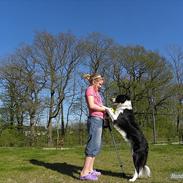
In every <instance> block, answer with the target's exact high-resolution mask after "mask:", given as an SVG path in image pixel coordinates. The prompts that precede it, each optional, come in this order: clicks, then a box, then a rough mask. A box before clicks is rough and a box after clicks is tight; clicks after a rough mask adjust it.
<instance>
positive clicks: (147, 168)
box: [144, 165, 151, 177]
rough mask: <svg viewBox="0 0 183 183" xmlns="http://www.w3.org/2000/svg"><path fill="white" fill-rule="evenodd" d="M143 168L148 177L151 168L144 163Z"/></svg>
mask: <svg viewBox="0 0 183 183" xmlns="http://www.w3.org/2000/svg"><path fill="white" fill-rule="evenodd" d="M144 169H145V175H146V176H147V177H150V176H151V170H150V168H149V167H148V166H147V165H145V166H144Z"/></svg>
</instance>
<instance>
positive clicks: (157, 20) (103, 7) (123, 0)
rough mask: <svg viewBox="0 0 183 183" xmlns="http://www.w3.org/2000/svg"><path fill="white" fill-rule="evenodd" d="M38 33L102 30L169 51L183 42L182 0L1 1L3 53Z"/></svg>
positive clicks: (0, 44)
mask: <svg viewBox="0 0 183 183" xmlns="http://www.w3.org/2000/svg"><path fill="white" fill-rule="evenodd" d="M36 31H48V32H51V33H53V34H57V33H59V32H67V31H70V32H72V33H73V34H75V35H77V36H86V35H87V34H88V33H90V32H100V33H103V34H105V35H108V36H109V37H111V38H113V39H114V40H115V41H116V42H118V43H120V44H122V45H129V44H132V45H136V44H140V45H143V46H144V47H145V48H146V49H151V50H159V51H160V52H161V53H164V51H165V49H166V47H167V46H168V45H170V44H178V45H180V46H182V45H183V0H0V57H3V56H5V55H8V54H9V53H12V52H14V50H15V49H16V48H17V47H18V46H20V45H21V43H32V41H33V38H34V34H35V32H36Z"/></svg>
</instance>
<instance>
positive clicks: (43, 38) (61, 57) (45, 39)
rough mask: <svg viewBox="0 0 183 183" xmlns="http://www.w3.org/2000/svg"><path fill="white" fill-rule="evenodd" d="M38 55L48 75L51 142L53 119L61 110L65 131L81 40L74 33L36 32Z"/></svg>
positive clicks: (50, 141)
mask: <svg viewBox="0 0 183 183" xmlns="http://www.w3.org/2000/svg"><path fill="white" fill-rule="evenodd" d="M34 45H35V49H36V52H37V58H38V59H39V62H40V65H41V66H42V68H43V70H44V72H45V75H46V76H47V80H48V81H47V89H48V92H49V95H50V99H49V118H48V125H47V126H48V144H49V145H52V119H54V118H56V117H57V115H58V114H59V112H61V128H62V135H64V127H65V125H64V113H63V111H64V110H63V107H64V106H63V101H64V99H65V96H66V94H67V92H68V91H67V87H68V85H69V81H70V80H71V79H72V74H73V71H74V69H75V67H76V65H77V64H78V62H79V61H80V59H81V57H82V49H81V48H82V43H81V42H80V41H79V40H77V39H76V38H75V37H74V36H73V35H72V34H69V33H65V34H64V33H61V34H59V35H58V36H53V35H51V34H50V33H48V32H42V33H38V34H36V37H35V42H34Z"/></svg>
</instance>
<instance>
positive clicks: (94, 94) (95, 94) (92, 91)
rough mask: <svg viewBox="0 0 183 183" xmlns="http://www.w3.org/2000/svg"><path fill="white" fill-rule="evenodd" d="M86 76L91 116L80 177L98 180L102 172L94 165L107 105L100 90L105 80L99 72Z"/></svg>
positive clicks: (88, 122) (99, 146) (87, 98)
mask: <svg viewBox="0 0 183 183" xmlns="http://www.w3.org/2000/svg"><path fill="white" fill-rule="evenodd" d="M84 78H85V79H86V80H88V81H89V83H90V86H89V87H88V88H87V89H86V93H85V97H86V102H87V106H88V109H89V117H88V121H87V127H88V142H87V145H86V149H85V161H84V166H83V169H82V171H81V173H80V179H81V180H93V181H95V180H98V176H99V175H101V173H100V172H98V171H96V170H94V169H93V165H94V161H95V157H96V155H97V154H98V153H99V151H100V149H101V141H102V125H103V118H104V113H105V106H103V103H102V98H101V96H100V94H99V91H100V88H101V86H102V84H103V82H104V80H103V78H102V77H101V75H99V74H93V75H89V74H86V75H84Z"/></svg>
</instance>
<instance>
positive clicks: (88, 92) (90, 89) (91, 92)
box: [85, 86, 104, 119]
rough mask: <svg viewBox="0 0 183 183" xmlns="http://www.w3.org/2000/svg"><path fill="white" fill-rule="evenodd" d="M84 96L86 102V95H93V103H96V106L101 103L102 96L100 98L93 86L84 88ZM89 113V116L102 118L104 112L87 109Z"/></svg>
mask: <svg viewBox="0 0 183 183" xmlns="http://www.w3.org/2000/svg"><path fill="white" fill-rule="evenodd" d="M85 96H86V101H87V104H88V100H87V97H88V96H93V97H94V103H95V104H96V105H98V106H101V105H103V103H102V98H101V96H100V94H99V92H98V91H95V90H94V88H93V86H89V87H88V88H87V89H86V93H85ZM89 115H90V116H96V117H99V118H102V119H103V118H104V112H100V111H95V110H92V109H89Z"/></svg>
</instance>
